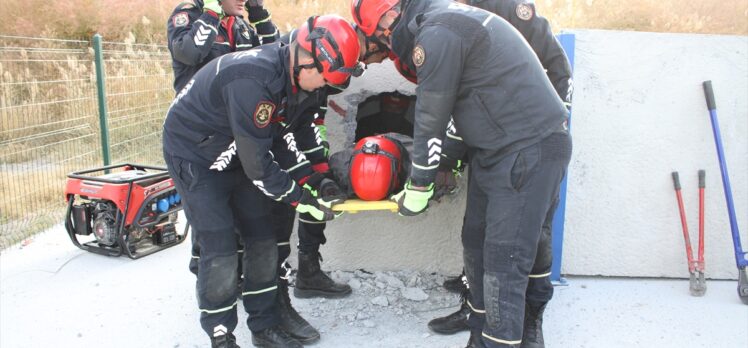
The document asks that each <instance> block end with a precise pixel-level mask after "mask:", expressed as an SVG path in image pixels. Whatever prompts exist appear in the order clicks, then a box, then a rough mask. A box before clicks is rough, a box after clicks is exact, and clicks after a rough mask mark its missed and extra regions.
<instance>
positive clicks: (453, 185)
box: [432, 168, 457, 202]
mask: <svg viewBox="0 0 748 348" xmlns="http://www.w3.org/2000/svg"><path fill="white" fill-rule="evenodd" d="M456 178H457V174H456V173H455V170H453V169H441V168H440V169H439V171H438V172H436V179H434V197H433V198H432V199H433V200H435V201H437V202H439V200H440V199H441V198H442V197H443V196H446V195H451V194H454V193H455V192H457V179H456Z"/></svg>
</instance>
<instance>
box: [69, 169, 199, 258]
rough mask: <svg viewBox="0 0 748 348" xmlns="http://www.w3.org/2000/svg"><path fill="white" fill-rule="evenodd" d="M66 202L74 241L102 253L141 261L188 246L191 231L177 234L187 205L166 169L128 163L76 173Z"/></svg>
mask: <svg viewBox="0 0 748 348" xmlns="http://www.w3.org/2000/svg"><path fill="white" fill-rule="evenodd" d="M94 174H98V175H94ZM65 199H66V200H67V203H68V208H67V214H66V215H65V229H66V230H67V232H68V235H69V236H70V240H71V241H72V242H73V244H75V245H76V246H77V247H79V248H81V249H83V250H87V251H90V252H94V253H97V254H102V255H108V256H120V255H122V254H123V253H124V254H126V255H127V256H129V257H130V258H132V259H137V258H140V257H143V256H146V255H149V254H152V253H155V252H157V251H160V250H163V249H166V248H168V247H171V246H174V245H177V244H179V243H181V242H183V241H184V240H185V237H186V236H187V232H188V230H189V225H188V224H185V228H184V231H183V233H181V234H179V233H177V230H176V222H177V213H178V212H179V211H180V210H182V201H181V198H180V197H179V194H178V193H177V190H176V188H175V187H174V182H173V180H172V179H171V178H170V177H169V173H168V172H167V171H166V168H161V167H153V166H146V165H140V164H129V163H128V164H116V165H111V166H106V167H101V168H93V169H88V170H84V171H80V172H73V173H71V174H68V179H67V184H66V186H65ZM92 234H93V237H89V238H85V237H83V238H84V239H88V241H81V240H79V239H78V238H79V237H82V236H91V235H92Z"/></svg>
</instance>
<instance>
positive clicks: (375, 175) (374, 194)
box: [350, 135, 402, 201]
mask: <svg viewBox="0 0 748 348" xmlns="http://www.w3.org/2000/svg"><path fill="white" fill-rule="evenodd" d="M401 157H402V154H401V152H400V147H399V146H398V144H397V143H395V141H393V140H392V139H389V138H387V137H386V136H383V135H375V136H370V137H366V138H363V139H361V140H359V141H358V143H356V146H355V147H354V151H353V158H352V159H351V170H350V177H351V188H353V192H354V193H356V196H358V198H360V199H362V200H365V201H378V200H382V199H385V198H387V196H389V195H390V194H392V191H393V190H394V189H395V187H397V186H398V173H400V170H401V169H402V162H401Z"/></svg>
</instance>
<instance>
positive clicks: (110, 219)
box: [92, 202, 117, 247]
mask: <svg viewBox="0 0 748 348" xmlns="http://www.w3.org/2000/svg"><path fill="white" fill-rule="evenodd" d="M92 205H93V206H94V207H95V208H94V210H93V232H94V236H95V237H96V241H97V242H99V244H101V245H105V246H109V247H111V246H114V245H115V244H117V208H116V207H115V206H114V204H112V203H111V202H97V203H93V204H92Z"/></svg>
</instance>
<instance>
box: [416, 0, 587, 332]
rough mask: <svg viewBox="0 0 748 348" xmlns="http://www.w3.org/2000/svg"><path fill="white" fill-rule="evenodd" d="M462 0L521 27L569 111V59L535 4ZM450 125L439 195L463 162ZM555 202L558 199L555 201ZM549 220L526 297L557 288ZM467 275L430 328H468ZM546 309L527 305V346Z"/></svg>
mask: <svg viewBox="0 0 748 348" xmlns="http://www.w3.org/2000/svg"><path fill="white" fill-rule="evenodd" d="M458 2H461V3H465V4H468V5H471V6H475V7H478V8H481V9H484V10H486V11H489V12H492V13H495V14H496V15H498V16H500V17H501V18H503V19H505V20H506V21H507V22H509V24H511V25H512V26H514V27H515V28H517V30H518V31H519V32H520V34H522V36H523V37H524V38H525V40H526V41H527V43H529V44H530V47H531V48H532V50H533V51H534V52H535V54H536V55H537V56H538V58H539V59H540V63H541V64H542V65H543V68H544V69H545V70H546V75H547V76H548V79H549V80H550V81H551V84H552V85H553V87H554V89H555V90H556V93H558V96H559V97H561V99H562V100H563V101H564V104H565V105H566V107H567V108H568V109H570V108H571V95H572V79H571V65H570V64H569V59H568V58H567V57H566V53H565V52H564V50H563V48H562V47H561V44H560V43H559V42H558V40H557V39H556V37H555V36H554V35H553V32H552V31H551V27H550V23H548V20H547V19H545V18H544V17H541V16H539V15H538V14H537V12H536V10H535V4H534V3H532V2H529V1H527V0H458ZM450 129H451V130H453V129H454V128H453V127H450V128H449V129H448V131H447V137H446V138H445V139H444V146H443V147H442V150H443V151H442V160H441V163H440V169H439V172H438V174H437V179H436V181H435V188H434V190H435V195H437V196H438V195H440V194H443V193H448V192H451V191H453V190H454V189H455V188H456V181H455V178H454V173H456V172H458V171H459V170H461V169H460V168H459V167H460V165H459V164H460V163H461V160H462V159H463V156H464V154H465V151H466V148H465V145H464V144H463V143H462V139H460V137H459V135H457V134H456V133H455V131H450ZM555 204H557V202H554V205H555ZM551 222H552V221H547V224H544V225H543V230H542V231H541V235H540V242H539V244H538V253H537V256H536V260H535V265H534V266H533V270H532V272H531V274H530V279H529V285H528V292H527V296H528V297H532V296H536V292H535V290H532V289H540V288H542V289H544V290H543V291H541V292H540V293H545V292H549V291H553V288H552V286H551V284H550V272H551V260H552V258H553V255H552V252H551ZM463 277H464V272H463V275H461V276H459V277H455V278H451V279H448V280H447V281H445V288H448V289H451V290H454V291H456V292H459V293H460V294H461V302H462V303H461V305H460V309H459V310H457V311H456V312H454V313H452V314H450V315H447V316H445V317H441V318H436V319H434V320H432V321H430V322H429V323H428V326H429V328H430V329H431V330H433V331H435V332H437V333H441V334H453V333H456V332H460V331H463V330H468V329H469V327H468V325H467V317H468V313H470V307H469V306H468V304H467V295H468V293H467V291H468V289H467V287H466V286H465V282H464V278H463ZM547 298H550V295H543V296H542V298H540V299H538V300H537V301H536V302H538V303H545V302H547ZM543 307H544V306H542V305H539V306H533V307H532V308H528V310H530V311H531V312H532V313H530V315H526V316H525V319H526V322H525V330H524V331H525V340H524V341H525V343H524V344H525V346H527V342H528V340H527V338H531V336H532V335H534V334H535V335H537V334H538V333H539V331H538V329H536V328H539V327H541V326H540V323H539V322H538V320H542V311H543ZM536 312H537V313H536ZM528 331H529V333H528Z"/></svg>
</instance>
